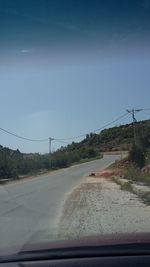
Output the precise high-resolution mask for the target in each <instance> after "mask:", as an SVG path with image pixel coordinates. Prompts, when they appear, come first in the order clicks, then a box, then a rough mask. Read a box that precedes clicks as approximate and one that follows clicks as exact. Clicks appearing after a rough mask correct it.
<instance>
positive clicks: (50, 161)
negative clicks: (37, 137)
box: [48, 137, 54, 169]
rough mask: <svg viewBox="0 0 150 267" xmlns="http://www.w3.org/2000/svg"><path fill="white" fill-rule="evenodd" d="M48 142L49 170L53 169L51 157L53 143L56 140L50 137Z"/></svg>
mask: <svg viewBox="0 0 150 267" xmlns="http://www.w3.org/2000/svg"><path fill="white" fill-rule="evenodd" d="M48 140H49V168H50V169H51V168H52V157H51V154H52V141H53V140H54V138H51V137H49V138H48Z"/></svg>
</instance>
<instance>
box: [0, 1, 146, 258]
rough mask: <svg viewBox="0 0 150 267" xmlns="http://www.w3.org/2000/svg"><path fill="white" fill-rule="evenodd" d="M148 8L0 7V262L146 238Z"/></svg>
mask: <svg viewBox="0 0 150 267" xmlns="http://www.w3.org/2000/svg"><path fill="white" fill-rule="evenodd" d="M149 84H150V1H149V0H138V1H137V0H135V1H134V0H132V1H131V0H130V1H129V0H118V1H117V0H113V1H112V0H105V1H103V0H75V1H74V0H36V1H34V0H1V1H0V96H1V104H0V113H1V119H0V240H3V242H0V251H1V252H0V254H3V253H7V252H8V251H7V248H8V247H9V248H11V249H12V251H21V250H22V249H23V248H24V246H27V245H28V244H41V243H44V242H52V241H56V240H64V239H65V240H72V239H81V238H83V237H87V236H90V237H98V236H103V235H107V234H113V235H117V234H122V233H123V234H126V233H127V234H130V233H144V232H145V233H149V232H150V223H149V222H150V120H149V118H150V103H149V99H150V90H149Z"/></svg>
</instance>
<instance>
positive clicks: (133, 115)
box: [127, 109, 142, 145]
mask: <svg viewBox="0 0 150 267" xmlns="http://www.w3.org/2000/svg"><path fill="white" fill-rule="evenodd" d="M140 111H142V109H131V110H128V109H127V112H128V113H130V114H131V115H132V119H133V131H134V144H135V145H136V144H137V138H136V129H135V123H136V122H137V120H136V118H135V113H137V112H140Z"/></svg>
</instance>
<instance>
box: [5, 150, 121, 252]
mask: <svg viewBox="0 0 150 267" xmlns="http://www.w3.org/2000/svg"><path fill="white" fill-rule="evenodd" d="M118 158H119V156H118V155H111V156H109V155H107V156H104V158H103V159H101V160H96V161H92V162H88V163H84V164H80V165H76V166H73V167H70V168H66V169H62V170H59V171H56V172H54V173H51V175H42V176H40V177H37V178H34V179H27V180H24V181H22V182H18V183H12V184H8V185H5V186H0V240H1V242H0V249H1V248H4V247H14V250H16V249H17V250H20V249H21V248H22V247H23V246H24V245H25V244H26V243H36V242H39V241H43V240H45V241H47V240H50V241H51V240H54V239H55V238H56V233H57V230H58V229H57V226H58V222H59V217H60V214H61V211H62V208H63V204H64V200H65V198H66V194H67V193H68V192H70V191H71V190H72V189H73V188H74V187H75V186H77V185H78V184H79V183H80V182H81V180H82V177H83V176H84V175H86V174H87V173H89V172H90V171H92V170H95V169H97V168H105V167H106V166H108V165H109V164H110V163H112V162H113V161H115V160H116V159H118ZM6 252H7V251H6Z"/></svg>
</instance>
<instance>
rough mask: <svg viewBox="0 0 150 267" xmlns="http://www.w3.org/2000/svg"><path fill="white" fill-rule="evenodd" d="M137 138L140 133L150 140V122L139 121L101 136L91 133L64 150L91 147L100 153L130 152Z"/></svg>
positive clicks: (115, 128) (103, 132)
mask: <svg viewBox="0 0 150 267" xmlns="http://www.w3.org/2000/svg"><path fill="white" fill-rule="evenodd" d="M134 131H135V137H136V139H138V136H139V133H140V135H142V137H143V138H144V137H146V138H147V139H148V137H149V139H150V120H144V121H139V122H137V123H135V124H134V127H133V123H131V124H125V125H121V126H118V127H113V128H109V129H104V130H103V131H101V132H100V133H99V134H95V133H91V134H89V135H87V136H86V138H85V139H84V140H82V141H81V142H79V143H75V142H73V143H72V144H71V145H68V146H67V147H66V148H64V150H74V149H81V148H83V149H84V148H87V147H90V148H92V149H95V150H98V151H100V152H104V151H117V150H129V148H130V147H131V145H132V144H133V141H134Z"/></svg>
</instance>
